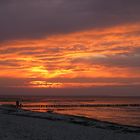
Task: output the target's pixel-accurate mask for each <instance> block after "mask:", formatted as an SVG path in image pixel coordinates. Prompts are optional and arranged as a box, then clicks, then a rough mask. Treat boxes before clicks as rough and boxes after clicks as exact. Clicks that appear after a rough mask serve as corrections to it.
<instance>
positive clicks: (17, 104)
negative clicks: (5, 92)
mask: <svg viewBox="0 0 140 140" xmlns="http://www.w3.org/2000/svg"><path fill="white" fill-rule="evenodd" d="M16 107H17V108H19V107H20V103H19V101H18V100H17V101H16Z"/></svg>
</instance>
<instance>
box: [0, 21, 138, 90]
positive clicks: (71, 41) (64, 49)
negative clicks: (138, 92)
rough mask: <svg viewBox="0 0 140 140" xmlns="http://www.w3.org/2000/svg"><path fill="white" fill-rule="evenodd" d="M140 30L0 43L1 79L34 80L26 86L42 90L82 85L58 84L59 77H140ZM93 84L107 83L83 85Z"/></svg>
mask: <svg viewBox="0 0 140 140" xmlns="http://www.w3.org/2000/svg"><path fill="white" fill-rule="evenodd" d="M139 29H140V24H139V23H138V24H132V25H120V26H115V27H111V28H104V29H102V30H101V29H96V30H95V29H94V30H85V31H81V32H75V33H70V34H61V35H53V36H49V37H46V38H42V39H36V40H16V41H7V42H3V43H1V44H0V69H1V72H0V77H12V78H36V79H37V80H35V81H32V80H31V81H30V82H28V84H29V86H33V87H45V88H48V87H52V88H53V87H71V86H72V87H77V86H78V87H83V86H85V84H82V83H81V82H80V81H79V83H74V82H73V83H69V84H68V83H67V84H66V83H65V82H60V83H59V79H60V78H66V79H69V78H79V77H85V78H102V77H104V78H111V77H112V78H115V77H120V78H122V77H123V78H124V77H125V78H128V77H129V78H135V77H140V73H139V70H140V65H139V63H138V59H139V58H140V41H139V40H140V30H139ZM42 78H43V79H45V81H47V80H49V79H51V78H57V79H58V82H55V81H54V82H53V83H51V82H45V83H44V82H43V81H42V80H40V79H42ZM39 81H40V82H39ZM41 81H42V82H41ZM135 83H137V82H135ZM107 84H111V83H107ZM112 84H114V83H112ZM118 84H119V82H117V83H116V85H118ZM120 84H121V83H120ZM96 85H106V83H103V82H98V83H97V82H96V83H95V84H94V83H86V86H96ZM15 86H16V85H15Z"/></svg>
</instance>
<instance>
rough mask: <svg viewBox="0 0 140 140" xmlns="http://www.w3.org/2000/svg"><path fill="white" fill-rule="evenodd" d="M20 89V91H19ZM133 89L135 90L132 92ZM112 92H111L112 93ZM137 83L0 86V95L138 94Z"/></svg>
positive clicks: (139, 87) (138, 87)
mask: <svg viewBox="0 0 140 140" xmlns="http://www.w3.org/2000/svg"><path fill="white" fill-rule="evenodd" d="M21 91H22V92H21ZM134 91H135V92H134ZM112 93H113V94H112ZM139 93H140V86H139V85H131V86H130V85H129V86H127V85H126V86H99V87H93V88H58V89H54V88H48V89H46V88H7V87H6V88H4V87H3V88H0V95H20V96H21V95H28V96H29V95H40V96H41V95H45V96H46V95H49V96H56V95H57V96H77V95H78V96H95V95H96V96H107V95H110V96H140V94H139Z"/></svg>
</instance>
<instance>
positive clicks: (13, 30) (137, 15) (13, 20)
mask: <svg viewBox="0 0 140 140" xmlns="http://www.w3.org/2000/svg"><path fill="white" fill-rule="evenodd" d="M19 92H20V93H25V94H34V93H37V94H42V93H43V94H45V93H46V94H47V95H48V94H49V95H53V94H56V95H57V94H63V95H67V94H68V95H81V94H82V95H116V96H117V95H139V96H140V0H0V94H20V93H19Z"/></svg>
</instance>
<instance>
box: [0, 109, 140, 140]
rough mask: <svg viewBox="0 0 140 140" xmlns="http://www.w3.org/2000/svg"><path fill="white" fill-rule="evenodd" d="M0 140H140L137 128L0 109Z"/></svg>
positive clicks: (139, 130) (55, 115) (80, 118)
mask: <svg viewBox="0 0 140 140" xmlns="http://www.w3.org/2000/svg"><path fill="white" fill-rule="evenodd" d="M0 139H1V140H93V139H94V140H139V139H140V128H138V127H129V126H121V125H117V124H112V123H107V122H101V121H96V120H90V119H86V118H82V117H75V116H68V115H60V114H55V113H39V112H30V111H24V110H17V109H15V108H11V107H5V106H0Z"/></svg>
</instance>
